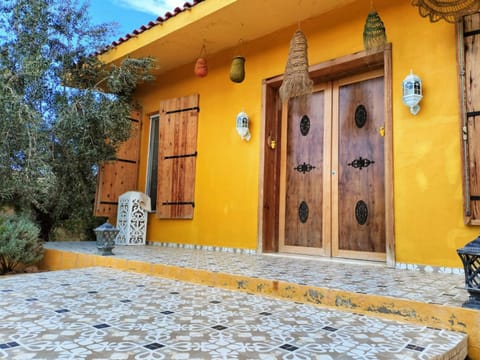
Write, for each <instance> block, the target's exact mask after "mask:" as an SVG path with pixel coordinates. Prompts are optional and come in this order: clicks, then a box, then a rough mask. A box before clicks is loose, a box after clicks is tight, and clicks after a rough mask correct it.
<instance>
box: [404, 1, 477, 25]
mask: <svg viewBox="0 0 480 360" xmlns="http://www.w3.org/2000/svg"><path fill="white" fill-rule="evenodd" d="M412 5H414V6H418V12H419V13H420V15H421V16H423V17H427V16H428V17H429V19H430V21H431V22H436V21H438V20H441V19H443V20H445V21H448V22H451V23H455V22H457V21H458V20H459V19H460V18H461V17H462V16H465V15H470V14H473V13H475V12H477V11H479V10H480V1H479V0H412Z"/></svg>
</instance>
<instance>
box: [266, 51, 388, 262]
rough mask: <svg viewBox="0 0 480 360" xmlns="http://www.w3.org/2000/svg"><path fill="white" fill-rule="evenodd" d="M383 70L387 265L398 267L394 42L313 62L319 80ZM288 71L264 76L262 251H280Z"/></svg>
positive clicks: (314, 77)
mask: <svg viewBox="0 0 480 360" xmlns="http://www.w3.org/2000/svg"><path fill="white" fill-rule="evenodd" d="M378 69H383V76H384V92H385V93H384V109H385V140H384V141H385V143H384V159H385V232H386V234H385V239H386V264H387V266H390V267H394V266H395V224H394V184H393V115H392V46H391V44H386V45H385V46H384V47H383V48H381V49H377V50H375V51H368V52H367V51H360V52H357V53H354V54H350V55H346V56H342V57H339V58H336V59H332V60H328V61H325V62H322V63H320V64H316V65H312V66H310V67H309V72H310V78H311V79H312V80H313V81H314V83H315V84H319V83H322V82H325V81H332V80H337V79H341V78H344V77H349V76H351V75H356V74H359V73H364V72H369V71H372V70H378ZM282 81H283V75H279V76H275V77H272V78H269V79H265V80H263V84H262V119H261V126H260V131H261V144H260V169H259V201H258V236H257V238H258V244H257V248H258V251H259V252H265V253H268V252H278V251H279V223H280V212H279V209H280V188H279V184H280V181H279V179H280V169H281V166H280V165H281V164H280V161H281V154H280V151H278V149H279V148H280V147H279V146H278V145H279V144H280V142H281V141H283V139H282V108H283V107H282V103H281V101H280V99H279V96H278V89H279V87H280V85H281V84H282Z"/></svg>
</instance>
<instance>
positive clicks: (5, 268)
mask: <svg viewBox="0 0 480 360" xmlns="http://www.w3.org/2000/svg"><path fill="white" fill-rule="evenodd" d="M39 234H40V229H39V228H38V227H37V225H35V223H34V222H33V221H32V220H30V219H29V218H27V217H26V216H22V215H12V214H0V275H2V274H5V273H8V272H11V271H13V270H15V268H16V267H17V266H18V265H19V264H23V265H26V266H28V265H32V264H34V263H36V262H38V261H40V260H41V259H42V257H43V245H42V243H41V242H40V241H39Z"/></svg>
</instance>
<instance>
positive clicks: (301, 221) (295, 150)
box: [279, 87, 331, 254]
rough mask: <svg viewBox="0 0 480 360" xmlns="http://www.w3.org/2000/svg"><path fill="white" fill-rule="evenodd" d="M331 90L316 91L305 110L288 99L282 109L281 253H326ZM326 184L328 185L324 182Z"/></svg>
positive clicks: (317, 89) (320, 89) (325, 88)
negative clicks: (326, 149) (326, 118)
mask: <svg viewBox="0 0 480 360" xmlns="http://www.w3.org/2000/svg"><path fill="white" fill-rule="evenodd" d="M330 99H331V90H330V88H327V87H317V88H316V89H315V92H314V94H313V95H312V96H311V97H310V99H309V101H308V104H307V106H300V105H299V103H298V99H292V100H290V102H289V105H288V106H286V105H285V106H284V111H283V114H284V119H283V120H284V121H282V123H283V128H282V138H283V139H286V144H285V145H284V146H283V147H282V169H281V176H280V177H281V185H280V194H281V195H280V196H281V197H280V202H281V205H280V232H279V233H280V251H285V252H296V253H307V254H326V253H328V252H329V242H328V241H327V242H325V240H324V239H325V238H326V237H328V230H329V227H328V224H327V223H326V222H325V216H326V215H328V214H325V209H324V208H325V207H326V206H328V203H329V202H328V201H327V203H325V200H324V184H325V177H324V174H325V173H326V169H325V167H326V166H328V165H329V161H324V159H325V156H327V157H328V151H327V152H326V151H325V149H324V146H325V145H326V142H325V141H324V139H325V133H326V131H327V132H328V131H329V129H328V126H327V127H325V121H324V120H325V114H329V113H330V111H331V109H330ZM327 181H328V179H327Z"/></svg>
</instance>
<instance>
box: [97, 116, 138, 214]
mask: <svg viewBox="0 0 480 360" xmlns="http://www.w3.org/2000/svg"><path fill="white" fill-rule="evenodd" d="M130 120H131V121H132V130H131V136H130V138H129V139H128V140H127V141H125V142H124V143H123V144H122V145H121V146H120V147H119V149H118V150H117V160H114V161H106V162H104V163H103V164H101V166H100V169H99V173H98V177H97V191H96V194H95V209H94V214H95V216H107V217H111V216H116V215H117V204H118V197H119V196H120V195H122V194H123V193H125V192H127V191H131V190H137V173H138V157H139V150H140V112H139V111H133V112H132V114H131V117H130Z"/></svg>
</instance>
